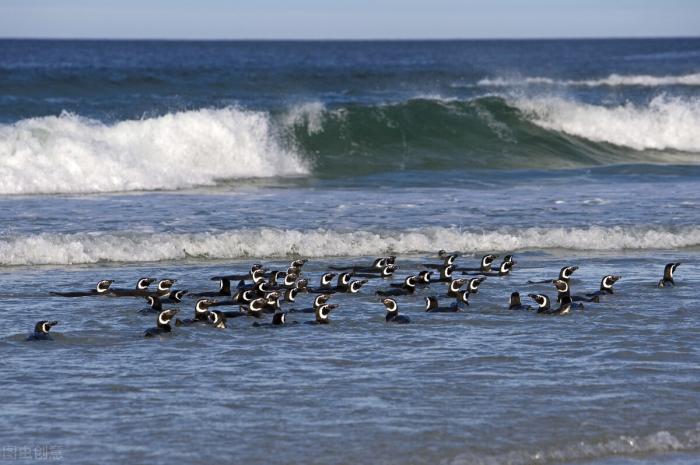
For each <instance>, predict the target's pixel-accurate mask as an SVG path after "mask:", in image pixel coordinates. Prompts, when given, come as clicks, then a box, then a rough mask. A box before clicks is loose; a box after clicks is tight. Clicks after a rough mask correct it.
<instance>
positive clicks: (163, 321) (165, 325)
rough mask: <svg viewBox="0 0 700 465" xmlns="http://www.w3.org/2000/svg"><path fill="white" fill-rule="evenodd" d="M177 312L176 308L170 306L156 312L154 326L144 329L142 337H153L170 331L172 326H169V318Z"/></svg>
mask: <svg viewBox="0 0 700 465" xmlns="http://www.w3.org/2000/svg"><path fill="white" fill-rule="evenodd" d="M177 312H178V309H176V308H171V309H169V310H163V311H162V312H160V313H159V314H158V318H156V326H155V328H148V329H147V330H146V331H144V333H143V337H154V336H158V335H161V334H165V333H169V332H170V331H172V328H171V327H170V320H172V318H173V317H174V316H175V315H176V314H177Z"/></svg>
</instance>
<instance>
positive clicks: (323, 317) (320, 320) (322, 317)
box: [304, 304, 338, 325]
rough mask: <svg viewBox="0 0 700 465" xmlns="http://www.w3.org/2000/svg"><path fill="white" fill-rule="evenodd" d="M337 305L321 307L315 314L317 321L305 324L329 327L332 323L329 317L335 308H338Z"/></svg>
mask: <svg viewBox="0 0 700 465" xmlns="http://www.w3.org/2000/svg"><path fill="white" fill-rule="evenodd" d="M337 307H338V306H337V305H330V304H325V305H321V306H320V307H318V308H317V309H316V311H315V312H314V313H315V317H316V318H315V319H314V320H311V321H305V322H304V324H307V325H327V324H329V323H330V320H329V319H328V316H329V315H330V313H331V311H332V310H333V309H335V308H337Z"/></svg>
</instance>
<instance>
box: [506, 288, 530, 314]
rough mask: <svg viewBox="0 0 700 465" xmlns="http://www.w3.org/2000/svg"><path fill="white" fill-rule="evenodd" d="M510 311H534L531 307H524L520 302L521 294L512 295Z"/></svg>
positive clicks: (514, 293) (509, 305) (509, 303)
mask: <svg viewBox="0 0 700 465" xmlns="http://www.w3.org/2000/svg"><path fill="white" fill-rule="evenodd" d="M508 310H532V306H531V305H523V304H522V303H521V302H520V293H519V292H517V291H516V292H513V293H511V294H510V301H509V302H508Z"/></svg>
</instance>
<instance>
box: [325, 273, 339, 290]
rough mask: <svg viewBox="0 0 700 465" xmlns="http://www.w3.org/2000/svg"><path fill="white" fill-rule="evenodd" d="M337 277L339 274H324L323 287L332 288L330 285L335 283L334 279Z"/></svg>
mask: <svg viewBox="0 0 700 465" xmlns="http://www.w3.org/2000/svg"><path fill="white" fill-rule="evenodd" d="M336 276H337V274H335V273H323V275H322V276H321V286H323V287H326V286H330V284H331V283H332V282H333V278H335V277H336Z"/></svg>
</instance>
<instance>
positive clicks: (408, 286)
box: [375, 276, 417, 297]
mask: <svg viewBox="0 0 700 465" xmlns="http://www.w3.org/2000/svg"><path fill="white" fill-rule="evenodd" d="M416 279H417V278H416V277H415V276H408V277H407V278H406V279H405V280H404V282H403V284H397V283H391V284H389V285H390V286H391V287H393V289H379V290H378V291H376V292H375V294H376V295H379V296H385V297H387V296H399V295H408V294H413V293H414V292H415V291H416Z"/></svg>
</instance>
